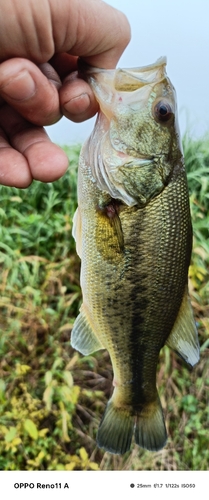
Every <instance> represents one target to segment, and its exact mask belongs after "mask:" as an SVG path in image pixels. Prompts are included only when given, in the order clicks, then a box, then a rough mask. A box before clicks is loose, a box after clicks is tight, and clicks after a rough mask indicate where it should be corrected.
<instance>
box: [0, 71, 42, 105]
mask: <svg viewBox="0 0 209 500" xmlns="http://www.w3.org/2000/svg"><path fill="white" fill-rule="evenodd" d="M35 91H36V85H35V82H34V80H33V78H32V77H31V75H30V74H29V73H28V71H22V72H21V73H20V74H19V75H18V76H16V77H14V78H13V79H11V78H10V81H9V82H8V83H7V84H6V85H4V86H2V87H1V93H3V94H4V95H5V96H7V97H9V98H10V99H14V100H15V101H26V100H27V99H29V98H31V97H32V96H33V95H34V94H35Z"/></svg>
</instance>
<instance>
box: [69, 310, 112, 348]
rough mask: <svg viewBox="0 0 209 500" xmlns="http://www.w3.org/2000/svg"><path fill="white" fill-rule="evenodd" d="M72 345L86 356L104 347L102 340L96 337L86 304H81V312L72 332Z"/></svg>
mask: <svg viewBox="0 0 209 500" xmlns="http://www.w3.org/2000/svg"><path fill="white" fill-rule="evenodd" d="M71 346H72V347H73V348H74V349H76V350H77V351H79V352H81V354H83V355H84V356H88V354H91V353H92V352H95V351H99V350H100V349H104V347H103V346H102V344H101V342H100V341H99V340H98V338H97V337H96V335H95V333H94V331H93V327H92V325H91V322H90V320H89V318H88V315H87V312H86V311H85V308H84V305H82V306H81V309H80V314H79V315H78V317H77V318H76V320H75V323H74V325H73V329H72V333H71Z"/></svg>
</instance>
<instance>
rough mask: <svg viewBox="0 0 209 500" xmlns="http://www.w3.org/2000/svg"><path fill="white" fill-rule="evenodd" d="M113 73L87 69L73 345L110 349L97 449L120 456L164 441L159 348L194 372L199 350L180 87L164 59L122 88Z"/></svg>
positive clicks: (76, 232) (155, 447)
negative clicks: (87, 130)
mask: <svg viewBox="0 0 209 500" xmlns="http://www.w3.org/2000/svg"><path fill="white" fill-rule="evenodd" d="M150 68H151V69H150ZM117 71H119V70H114V71H111V70H110V71H108V70H101V72H99V71H98V70H95V73H94V68H93V69H89V70H87V71H86V78H87V80H88V81H89V83H90V85H91V86H92V89H93V91H94V93H95V96H96V98H97V99H98V102H99V104H100V107H101V111H100V113H99V116H98V119H97V122H96V125H95V129H94V131H93V133H92V135H91V137H90V138H89V140H88V141H87V142H86V143H85V145H84V146H83V149H82V152H81V156H80V162H79V175H78V209H77V212H76V214H75V218H74V229H73V233H74V237H75V239H76V247H77V252H78V254H79V255H80V257H81V288H82V293H83V304H82V306H81V310H80V315H79V316H78V318H77V319H76V321H75V324H74V327H73V331H72V337H71V344H72V346H73V347H74V348H76V349H78V350H79V351H80V352H81V353H83V354H89V353H91V352H94V351H96V350H98V349H107V350H108V352H109V354H110V358H111V361H112V366H113V373H114V380H113V385H114V391H113V395H112V397H111V399H110V401H109V402H108V404H107V407H106V410H105V413H104V415H103V418H102V421H101V424H100V427H99V430H98V435H97V442H98V445H99V446H100V447H102V448H103V449H105V450H107V451H109V452H111V453H121V454H122V453H124V452H126V451H128V450H129V448H130V446H131V441H132V437H133V435H134V438H135V442H136V443H137V444H139V445H140V446H142V447H144V448H146V449H148V450H151V451H154V450H159V449H160V448H162V447H163V446H164V445H165V443H166V438H167V433H166V428H165V423H164V418H163V412H162V407H161V403H160V400H159V396H158V392H157V388H156V370H157V364H158V358H159V352H160V349H161V348H162V347H163V346H164V345H165V343H167V345H169V347H171V348H172V349H174V350H175V351H176V352H177V353H178V354H179V355H180V356H181V357H182V358H183V359H184V360H185V361H186V362H187V363H189V364H190V365H194V364H195V363H196V362H197V361H198V358H199V344H198V338H197V331H196V327H195V322H194V318H193V314H192V309H191V305H190V301H189V297H188V266H189V262H190V256H191V241H192V229H191V220H190V210H189V197H188V189H187V182H186V174H185V167H184V162H183V156H182V152H181V145H180V143H179V132H178V126H177V119H176V101H175V94H174V90H173V88H172V85H171V83H170V81H169V79H168V78H167V76H166V74H165V61H164V60H161V61H159V62H157V63H155V65H153V66H148V67H145V68H138V69H136V70H133V69H132V70H130V72H129V73H128V70H126V71H125V72H124V74H120V80H119V82H120V88H118V85H119V84H117V85H116V84H115V83H114V82H115V81H116V82H117ZM146 72H147V78H148V83H147V85H148V86H149V88H148V90H146V92H144V91H143V89H144V86H145V84H146ZM141 74H142V75H143V78H142V77H141ZM134 75H137V76H136V77H135V76H134ZM150 75H151V76H150ZM111 78H112V79H111ZM123 78H124V86H123ZM127 78H128V85H127V86H126V82H125V79H127ZM140 78H141V80H140ZM152 78H153V81H152ZM132 79H133V90H131V82H132ZM136 79H138V80H137V81H138V82H139V83H138V87H137V83H136ZM121 88H122V90H121ZM124 88H125V89H126V90H125V91H124V90H123V89H124ZM108 91H109V93H110V98H109V99H108V103H107V99H106V97H107V93H108ZM103 94H104V96H103ZM111 96H112V98H111ZM111 99H112V103H111ZM140 99H141V100H140ZM161 99H163V101H162V102H163V105H161ZM159 103H160V104H159ZM160 106H162V109H163V114H162V116H163V118H162V117H161V116H158V114H157V112H158V110H160ZM136 110H137V112H136ZM165 110H168V115H169V116H168V117H166V122H165V123H164V122H163V121H162V123H161V122H160V120H164V115H165ZM131 113H132V114H133V120H132V124H131V121H130V116H131ZM121 116H122V120H121ZM126 116H127V124H126ZM121 122H122V124H123V126H122V127H121ZM146 127H147V137H146V141H144V142H143V144H141V140H142V139H140V138H141V137H142V138H143V137H144V134H145V131H146ZM142 131H143V133H142ZM140 133H141V135H140ZM136 137H138V142H135V141H136ZM116 139H117V140H116ZM131 142H132V146H131V148H132V149H130V143H131ZM155 142H156V144H157V145H156V148H155V146H154V145H155ZM115 145H117V146H115ZM133 147H134V153H133ZM115 148H116V149H115ZM160 150H162V154H159V151H160ZM95 151H96V154H95ZM156 151H157V152H156ZM95 162H97V164H95Z"/></svg>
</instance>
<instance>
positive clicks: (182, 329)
mask: <svg viewBox="0 0 209 500" xmlns="http://www.w3.org/2000/svg"><path fill="white" fill-rule="evenodd" d="M166 344H167V345H168V347H170V348H171V349H173V350H174V351H176V352H177V354H179V356H181V357H182V358H183V359H184V360H185V361H186V363H188V364H189V365H191V366H194V365H195V364H196V363H197V362H198V361H199V342H198V335H197V329H196V325H195V321H194V316H193V311H192V307H191V303H190V299H189V295H188V288H187V287H186V290H185V293H184V297H183V300H182V304H181V307H180V310H179V313H178V316H177V319H176V321H175V323H174V326H173V329H172V331H171V333H170V335H169V337H168V339H167V341H166Z"/></svg>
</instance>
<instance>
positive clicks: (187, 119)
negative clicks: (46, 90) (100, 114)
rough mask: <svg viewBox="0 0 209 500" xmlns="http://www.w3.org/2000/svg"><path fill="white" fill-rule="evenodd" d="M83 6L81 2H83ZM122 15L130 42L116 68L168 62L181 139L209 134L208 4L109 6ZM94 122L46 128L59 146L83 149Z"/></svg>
mask: <svg viewBox="0 0 209 500" xmlns="http://www.w3.org/2000/svg"><path fill="white" fill-rule="evenodd" d="M84 1H85V0H84ZM106 3H109V4H110V5H112V6H113V7H116V8H118V9H119V10H121V11H123V12H124V13H125V14H126V16H127V18H128V20H129V23H130V25H131V31H132V40H131V42H130V44H129V46H128V47H127V48H126V50H125V52H124V54H123V55H122V57H121V59H120V61H119V63H118V67H121V68H128V67H139V66H144V65H147V64H151V63H153V62H155V61H156V60H157V59H158V58H159V57H160V56H166V57H167V74H168V76H169V78H170V80H171V81H172V83H173V85H174V87H175V89H176V92H177V102H178V110H179V113H178V114H179V124H180V131H181V135H183V134H184V132H185V131H186V130H188V128H189V130H190V134H191V136H193V137H199V136H201V135H204V133H206V132H207V131H209V0H108V1H107V2H106ZM93 125H94V119H91V120H88V121H86V122H84V123H80V124H74V123H72V122H71V121H69V120H67V119H66V118H62V119H61V120H60V121H59V122H58V123H57V124H55V125H52V126H50V127H46V130H47V133H48V134H49V136H50V138H51V139H52V140H53V141H54V142H56V143H58V144H60V145H64V144H75V143H82V142H83V141H84V140H85V139H86V138H87V137H88V136H89V135H90V133H91V131H92V129H93Z"/></svg>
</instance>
